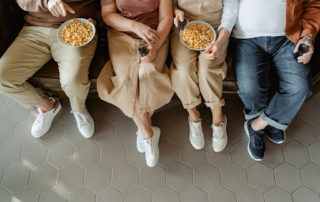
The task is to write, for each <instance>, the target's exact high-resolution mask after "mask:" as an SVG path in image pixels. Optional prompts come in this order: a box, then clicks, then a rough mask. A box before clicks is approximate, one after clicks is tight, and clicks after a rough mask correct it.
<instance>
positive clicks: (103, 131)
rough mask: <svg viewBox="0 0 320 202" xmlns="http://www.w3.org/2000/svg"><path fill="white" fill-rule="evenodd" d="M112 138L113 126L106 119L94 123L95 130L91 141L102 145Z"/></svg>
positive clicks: (113, 135)
mask: <svg viewBox="0 0 320 202" xmlns="http://www.w3.org/2000/svg"><path fill="white" fill-rule="evenodd" d="M114 138H115V127H114V126H113V125H112V124H111V123H109V122H107V121H102V122H99V123H96V125H95V132H94V135H93V137H92V138H91V140H92V141H94V142H95V143H97V144H99V145H101V146H102V145H103V144H106V143H108V142H109V141H110V140H112V139H114Z"/></svg>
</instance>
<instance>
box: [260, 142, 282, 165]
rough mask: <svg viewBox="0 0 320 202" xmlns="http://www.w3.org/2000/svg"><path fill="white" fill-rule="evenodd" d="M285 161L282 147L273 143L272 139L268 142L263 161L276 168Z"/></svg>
mask: <svg viewBox="0 0 320 202" xmlns="http://www.w3.org/2000/svg"><path fill="white" fill-rule="evenodd" d="M283 161H284V158H283V153H282V147H281V146H279V145H277V144H274V143H271V142H270V141H268V142H266V151H265V153H264V158H263V161H261V163H263V164H264V165H266V166H268V167H270V168H275V167H277V166H278V165H280V164H281V163H282V162H283Z"/></svg>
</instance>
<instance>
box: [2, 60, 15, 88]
mask: <svg viewBox="0 0 320 202" xmlns="http://www.w3.org/2000/svg"><path fill="white" fill-rule="evenodd" d="M6 66H7V65H6V64H5V62H4V61H3V60H2V59H0V85H1V86H3V85H5V84H7V83H9V82H10V81H9V80H10V78H11V79H12V76H10V72H9V71H8V68H6Z"/></svg>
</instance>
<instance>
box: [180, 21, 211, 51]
mask: <svg viewBox="0 0 320 202" xmlns="http://www.w3.org/2000/svg"><path fill="white" fill-rule="evenodd" d="M182 39H183V41H184V43H185V44H186V45H187V46H189V47H190V48H193V49H198V50H199V49H204V48H206V47H207V46H208V45H209V44H210V43H211V42H212V41H213V32H212V30H211V29H210V27H209V26H207V25H204V24H189V25H188V26H187V27H185V29H184V31H183V33H182Z"/></svg>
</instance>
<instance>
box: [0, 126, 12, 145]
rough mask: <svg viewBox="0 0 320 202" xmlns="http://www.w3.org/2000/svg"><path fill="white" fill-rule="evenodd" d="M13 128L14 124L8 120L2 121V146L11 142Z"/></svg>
mask: <svg viewBox="0 0 320 202" xmlns="http://www.w3.org/2000/svg"><path fill="white" fill-rule="evenodd" d="M13 128H14V125H13V123H11V122H9V121H7V120H0V129H1V133H0V144H2V143H5V142H7V141H9V140H10V139H11V138H12V134H13Z"/></svg>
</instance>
